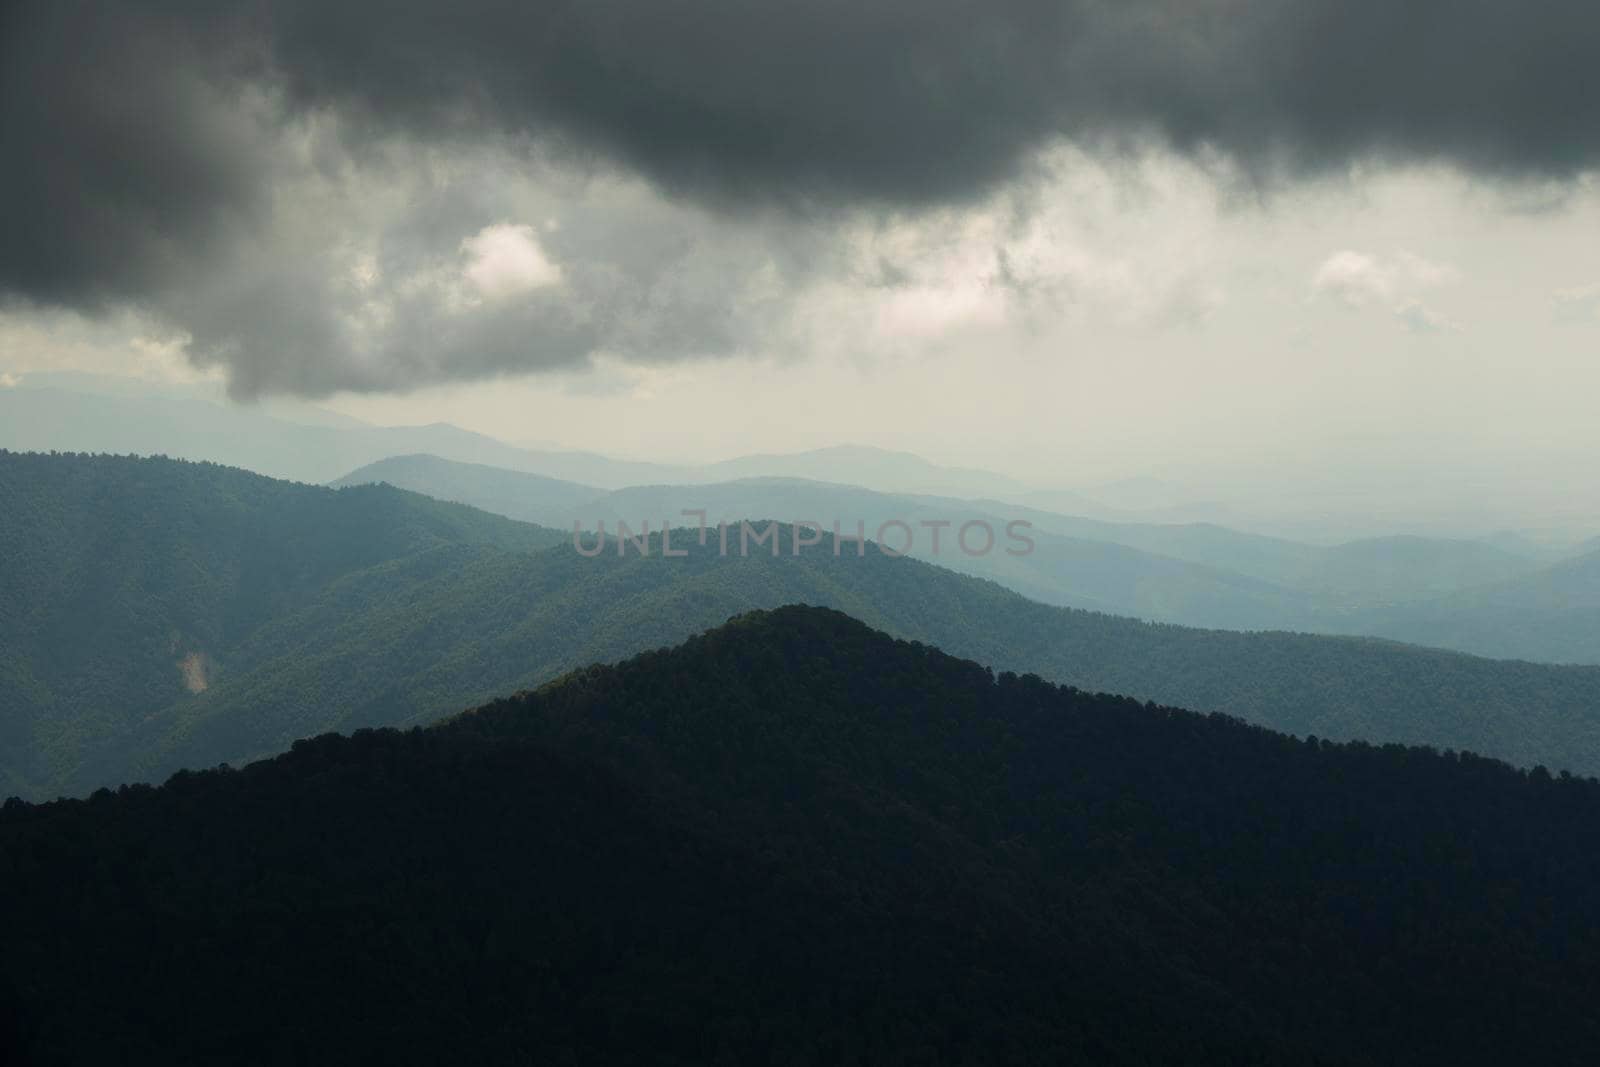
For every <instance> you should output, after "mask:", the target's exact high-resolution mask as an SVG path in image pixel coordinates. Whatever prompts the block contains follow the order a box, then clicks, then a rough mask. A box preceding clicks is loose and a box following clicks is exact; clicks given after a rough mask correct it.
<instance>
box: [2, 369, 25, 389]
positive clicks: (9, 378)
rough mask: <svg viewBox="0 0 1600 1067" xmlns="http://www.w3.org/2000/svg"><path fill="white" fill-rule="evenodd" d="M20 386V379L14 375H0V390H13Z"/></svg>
mask: <svg viewBox="0 0 1600 1067" xmlns="http://www.w3.org/2000/svg"><path fill="white" fill-rule="evenodd" d="M21 384H22V379H21V378H19V377H17V376H16V375H15V374H9V373H0V389H15V388H16V387H17V386H19V385H21Z"/></svg>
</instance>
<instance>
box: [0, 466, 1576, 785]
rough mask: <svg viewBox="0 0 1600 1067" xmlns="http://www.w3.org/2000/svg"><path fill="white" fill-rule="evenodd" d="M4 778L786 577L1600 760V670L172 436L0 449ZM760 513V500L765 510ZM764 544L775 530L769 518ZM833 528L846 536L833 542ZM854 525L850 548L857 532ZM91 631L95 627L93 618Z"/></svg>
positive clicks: (1191, 673)
mask: <svg viewBox="0 0 1600 1067" xmlns="http://www.w3.org/2000/svg"><path fill="white" fill-rule="evenodd" d="M0 485H3V487H4V490H5V496H6V499H7V500H8V501H15V502H16V506H14V507H11V508H8V509H7V510H6V511H5V512H4V513H3V514H0V548H4V549H5V550H6V551H7V553H8V555H7V558H8V560H9V561H12V562H11V563H10V565H8V567H6V568H5V569H4V570H3V571H0V577H3V580H4V582H5V586H6V587H5V588H4V589H0V603H3V604H4V605H5V607H4V609H0V610H3V612H4V613H3V614H0V627H3V628H4V634H3V636H4V638H5V640H4V642H3V645H0V647H3V649H4V658H3V660H0V713H3V714H0V727H3V729H4V730H5V738H4V745H3V746H0V753H3V757H4V762H3V764H0V791H4V792H6V793H17V794H19V795H24V796H28V797H41V796H51V795H55V794H57V793H77V794H82V793H86V792H88V791H90V790H92V789H94V788H96V787H99V786H103V785H116V784H118V783H121V782H125V781H139V780H143V781H152V780H160V779H161V778H163V777H165V776H166V775H167V774H169V773H170V772H172V771H173V770H176V769H178V768H180V767H205V766H211V765H215V764H217V763H219V762H223V761H228V762H233V763H238V762H241V761H247V760H250V759H254V758H258V757H263V756H269V755H272V754H274V753H276V752H280V751H282V750H284V749H285V748H287V747H288V746H289V745H290V744H291V743H292V742H293V741H295V740H296V739H299V738H302V737H306V736H311V735H315V734H318V733H322V732H325V731H327V730H333V729H338V730H352V729H359V728H365V727H375V726H393V725H405V724H414V723H424V722H428V721H431V720H432V719H435V718H437V717H439V716H441V715H445V714H448V713H449V712H451V711H453V710H455V709H458V708H460V707H462V706H465V705H468V704H472V703H477V702H481V701H483V700H487V699H490V698H492V697H493V696H495V695H497V694H501V693H505V692H509V691H512V690H515V689H518V688H526V687H530V686H535V685H539V684H542V683H544V682H546V681H548V680H550V679H551V678H554V677H557V676H559V675H560V674H562V673H563V672H566V671H570V670H573V669H576V668H579V667H582V666H583V665H585V664H588V663H592V662H596V661H613V660H617V659H621V658H623V657H626V656H629V655H633V654H635V653H638V652H640V651H644V650H647V649H650V648H657V647H661V646H664V645H669V644H673V643H676V642H678V641H681V640H683V639H684V638H686V637H688V636H689V635H691V634H693V633H696V632H699V631H701V630H704V629H706V628H708V627H710V626H714V625H716V624H718V623H720V622H721V621H723V620H725V619H727V618H728V617H729V616H731V615H735V614H739V613H741V612H745V611H749V610H752V609H760V608H776V607H779V606H782V605H785V604H790V603H810V604H815V605H821V606H827V607H832V608H836V609H839V610H843V611H846V612H848V613H849V614H850V615H852V616H854V617H856V618H859V619H861V620H863V621H864V622H866V623H868V624H870V625H872V626H874V627H876V628H878V629H881V630H884V631H886V632H889V633H891V634H893V635H895V636H898V637H904V638H912V639H916V640H920V641H923V642H926V643H928V644H931V645H935V646H937V647H940V648H942V649H945V650H946V651H949V652H952V653H954V654H957V655H961V656H966V657H970V658H972V659H976V660H978V661H980V662H983V663H986V664H989V665H991V666H993V667H995V668H996V669H999V670H1013V671H1018V672H1032V673H1035V674H1038V675H1040V676H1042V677H1044V678H1046V679H1048V680H1050V681H1053V682H1060V683H1067V684H1072V685H1075V686H1078V687H1080V688H1082V689H1086V690H1090V691H1105V692H1115V693H1120V694H1125V695H1129V696H1133V697H1136V698H1138V699H1141V700H1156V701H1160V702H1163V703H1167V704H1173V705H1178V706H1187V707H1192V708H1196V709H1199V710H1203V711H1213V710H1218V711H1227V712H1229V713H1231V714H1235V715H1238V716H1240V717H1242V718H1245V719H1248V720H1250V721H1253V722H1257V723H1262V724H1265V725H1269V726H1272V727H1274V728H1276V729H1280V730H1284V731H1289V732H1293V733H1297V734H1316V735H1318V736H1321V737H1328V738H1334V739H1339V740H1346V739H1366V740H1372V741H1403V742H1407V743H1413V744H1429V745H1435V746H1438V747H1441V748H1452V749H1465V750H1471V751H1475V752H1479V753H1482V754H1485V755H1489V756H1495V757H1499V758H1502V759H1506V760H1509V761H1512V762H1514V763H1517V764H1520V765H1524V766H1532V765H1535V764H1544V765H1547V766H1549V767H1551V768H1557V769H1568V770H1572V771H1574V772H1578V773H1583V774H1593V773H1596V772H1597V771H1600V740H1597V738H1600V729H1597V728H1596V724H1597V722H1600V668H1593V667H1551V666H1543V665H1537V664H1531V663H1519V662H1501V661H1493V660H1487V659H1480V658H1475V657H1471V656H1465V655H1459V654H1455V653H1450V652H1441V651H1435V650H1430V649H1423V648H1415V647H1409V646H1404V645H1400V644H1395V643H1391V642H1387V641H1381V640H1373V639H1361V638H1337V637H1326V636H1312V635H1303V634H1298V635H1297V634H1289V633H1238V632H1228V631H1218V630H1202V629H1193V628H1185V627H1178V626H1171V625H1158V624H1150V623H1145V622H1140V621H1137V620H1134V619H1128V618H1120V617H1114V616H1109V615H1105V614H1101V613H1095V612H1089V611H1083V610H1073V609H1065V608H1061V607H1056V606H1051V605H1046V604H1041V603H1038V602H1034V601H1030V600H1028V599H1026V598H1024V597H1022V596H1020V595H1018V594H1016V593H1014V592H1012V591H1010V590H1007V589H1005V588H1003V587H1001V586H1000V585H998V584H995V583H993V582H989V581H984V580H981V579H976V578H973V577H971V576H968V575H962V574H957V573H954V572H951V571H948V570H945V569H942V568H939V567H935V566H932V565H930V564H928V563H925V562H922V561H919V560H915V559H910V558H895V557H890V556H888V555H886V554H884V553H883V552H882V551H880V550H879V548H878V546H876V545H869V546H855V545H844V544H839V545H836V544H835V543H834V542H833V540H832V538H831V537H829V538H825V539H824V540H823V541H822V542H821V543H819V544H817V545H813V546H811V547H809V548H807V549H806V550H805V551H803V552H802V553H801V554H800V555H798V556H796V555H794V554H793V552H792V544H793V540H794V535H795V531H794V529H793V528H792V527H781V528H780V529H779V530H778V531H777V533H776V536H777V537H778V538H779V548H780V552H779V553H778V554H777V555H773V554H771V553H770V552H769V551H768V550H767V548H766V547H765V546H762V547H760V548H759V549H758V550H757V551H754V552H752V553H750V554H749V555H747V556H746V555H739V554H738V553H737V549H733V550H731V551H730V553H729V554H728V555H723V554H722V553H721V551H720V546H719V545H718V544H717V541H716V539H715V536H714V535H713V536H712V537H709V538H708V539H707V543H706V544H705V545H701V544H699V543H698V538H697V535H696V532H695V531H693V530H678V531H676V532H675V534H674V535H673V541H672V544H673V547H674V550H675V551H681V552H685V553H687V554H686V555H684V556H682V557H672V558H664V557H663V556H662V555H661V540H660V535H659V534H656V535H653V537H652V539H651V541H650V543H649V546H648V547H649V550H650V553H651V554H650V555H649V556H641V555H640V554H639V550H638V546H636V545H632V544H631V543H629V544H626V545H621V546H620V547H622V548H623V549H625V550H626V554H625V555H619V554H618V551H617V549H618V547H619V544H618V542H617V541H615V540H614V539H613V540H612V541H610V542H608V543H606V544H605V545H604V548H603V550H602V551H601V552H600V554H599V555H597V556H594V557H593V558H590V557H587V556H585V555H583V554H582V553H580V552H579V551H578V550H577V548H576V547H575V546H574V545H573V543H572V540H571V535H570V533H565V532H558V531H553V530H549V529H545V528H541V527H536V526H532V525H528V524H522V523H516V522H512V521H510V520H507V519H503V518H500V517H497V516H493V515H489V514H487V513H484V512H481V511H476V510H474V509H471V508H467V507H465V506H462V505H457V504H448V503H443V502H439V501H435V500H432V499H429V498H427V497H423V496H420V495H418V494H413V493H409V492H405V491H402V490H399V489H395V488H393V487H390V486H366V487H352V488H344V489H338V490H335V489H328V488H318V487H312V486H305V485H298V484H294V483H288V482H281V481H275V480H272V479H267V478H263V477H261V476H259V475H254V474H250V473H248V472H245V471H239V470H235V469H230V468H223V467H218V466H215V465H209V464H193V463H187V462H180V461H175V460H162V459H145V460H140V459H132V458H126V457H106V456H73V455H58V456H38V455H16V454H0ZM760 525H763V526H764V525H765V524H760ZM768 543H769V544H770V542H768ZM836 548H837V549H838V552H837V554H836V553H835V549H836ZM858 550H859V551H860V553H861V554H860V555H858V554H857V551H858ZM86 635H87V636H86Z"/></svg>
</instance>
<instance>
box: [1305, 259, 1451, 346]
mask: <svg viewBox="0 0 1600 1067" xmlns="http://www.w3.org/2000/svg"><path fill="white" fill-rule="evenodd" d="M1459 277H1460V274H1459V272H1457V271H1456V269H1455V268H1454V267H1451V266H1448V265H1445V264H1439V263H1434V262H1431V261H1430V260H1427V259H1424V258H1423V257H1421V256H1419V255H1416V254H1415V253H1412V252H1406V251H1400V252H1396V253H1395V254H1394V255H1392V256H1374V255H1370V254H1368V253H1365V252H1356V251H1352V250H1349V249H1345V250H1343V251H1339V252H1335V253H1333V255H1331V256H1329V257H1328V258H1327V259H1325V260H1323V261H1322V264H1321V266H1319V267H1318V268H1317V271H1316V274H1315V275H1314V276H1313V277H1312V279H1311V289H1312V291H1313V292H1314V293H1315V294H1317V295H1319V296H1324V297H1327V298H1329V299H1331V300H1336V301H1338V302H1339V303H1341V304H1343V305H1345V306H1346V307H1348V308H1354V309H1356V310H1363V309H1367V308H1381V309H1383V310H1386V311H1388V312H1389V313H1390V314H1391V315H1393V316H1394V317H1395V319H1396V320H1398V321H1399V322H1400V323H1401V324H1402V325H1404V326H1405V327H1406V328H1407V329H1410V330H1415V331H1418V332H1423V333H1430V332H1434V331H1438V330H1446V329H1456V328H1457V327H1456V325H1455V323H1453V322H1452V321H1451V320H1450V319H1449V318H1447V317H1445V316H1444V315H1441V314H1440V313H1438V312H1437V311H1434V310H1433V309H1431V308H1429V307H1428V306H1427V305H1425V304H1424V303H1423V302H1422V299H1421V295H1420V294H1421V293H1422V292H1424V291H1425V290H1428V289H1433V288H1436V287H1438V286H1441V285H1448V284H1450V283H1452V282H1455V281H1457V280H1458V279H1459Z"/></svg>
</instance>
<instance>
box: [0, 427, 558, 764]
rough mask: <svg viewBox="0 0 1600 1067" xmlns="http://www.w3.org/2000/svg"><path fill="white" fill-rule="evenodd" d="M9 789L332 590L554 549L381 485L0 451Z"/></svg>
mask: <svg viewBox="0 0 1600 1067" xmlns="http://www.w3.org/2000/svg"><path fill="white" fill-rule="evenodd" d="M0 501H4V507H3V508H0V561H3V562H0V750H3V751H4V752H5V753H6V756H5V758H4V760H3V762H0V791H4V792H7V793H8V794H9V793H10V792H20V791H32V790H33V789H36V788H39V787H40V786H43V785H48V784H50V783H52V782H56V781H61V780H66V779H69V778H70V777H71V776H72V774H73V768H74V767H75V766H76V763H77V761H78V760H79V759H80V758H81V757H82V755H83V754H84V752H86V751H87V750H89V749H91V748H94V747H96V746H98V745H100V744H102V743H103V742H104V740H105V739H108V738H112V737H117V736H121V735H122V733H123V730H124V729H125V728H126V727H127V726H129V725H130V724H133V723H136V722H138V721H140V720H141V719H142V718H143V717H144V716H146V715H149V714H151V713H154V712H155V711H157V710H159V709H161V708H163V707H166V706H168V705H170V704H171V703H172V702H174V701H176V700H179V699H181V698H182V697H184V696H185V695H186V693H188V692H202V691H204V690H205V689H207V688H208V687H209V686H210V685H211V684H213V683H214V681H215V678H216V675H217V674H218V672H219V671H222V672H225V668H226V665H227V662H228V659H229V657H230V655H231V652H232V650H233V649H234V648H236V647H237V646H238V645H239V644H240V643H241V642H243V641H245V640H246V639H247V638H248V637H249V636H250V635H251V634H252V633H254V632H255V631H256V629H258V628H259V627H260V626H261V625H263V624H264V623H265V622H267V621H268V620H269V619H272V618H274V617H277V616H279V615H282V614H284V613H286V612H290V611H292V610H294V609H295V608H297V607H298V606H300V605H303V604H305V603H308V602H310V601H311V600H312V599H314V597H315V596H316V595H317V594H318V592H319V591H320V590H321V589H322V588H323V587H324V586H326V585H327V584H328V583H330V582H332V581H334V580H336V579H337V578H338V577H339V576H341V575H344V574H349V573H351V572H354V571H359V570H363V569H366V568H369V567H372V566H374V565H376V564H380V563H382V562H385V561H387V560H392V559H396V558H400V557H403V556H406V555H408V554H411V553H414V552H419V551H423V550H425V549H427V548H429V547H432V546H437V545H445V544H464V545H474V546H479V547H484V548H489V547H492V548H494V549H497V550H502V551H508V552H526V551H528V550H531V549H535V548H539V547H544V546H548V545H550V544H552V543H554V542H556V541H558V540H560V535H558V534H556V533H554V532H553V531H550V530H542V529H540V528H538V527H535V526H530V525H527V524H524V523H517V522H512V521H510V520H507V519H504V518H502V517H500V516H497V515H490V514H488V513H486V512H481V511H474V510H472V509H470V508H464V507H460V506H458V505H454V504H443V503H440V502H439V501H436V500H432V499H429V498H428V497H424V496H420V495H418V494H415V493H408V492H403V491H401V490H398V489H393V488H390V487H387V486H370V487H365V488H360V489H351V490H342V491H334V490H330V489H323V488H318V487H315V486H309V485H302V484H299V483H294V482H282V481H276V480H274V479H270V478H264V477H262V476H260V475H255V474H250V473H248V472H246V471H241V470H238V469H235V468H230V467H221V466H217V465H215V464H209V463H190V462H186V461H178V460H167V459H160V458H156V459H140V458H135V457H130V456H104V455H102V456H91V455H74V454H57V455H41V454H31V453H30V454H23V453H11V452H3V451H0Z"/></svg>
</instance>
